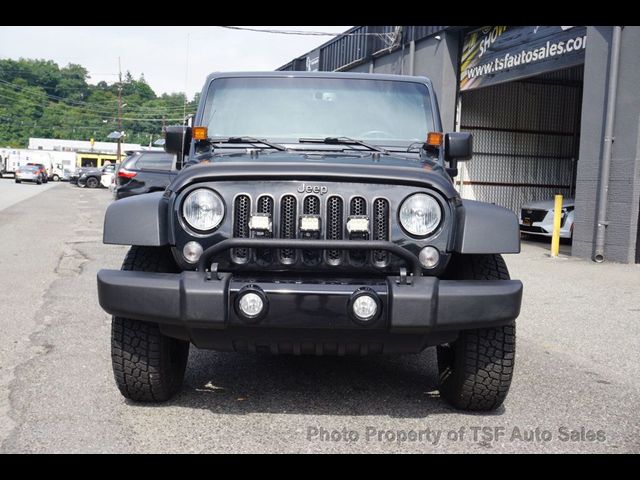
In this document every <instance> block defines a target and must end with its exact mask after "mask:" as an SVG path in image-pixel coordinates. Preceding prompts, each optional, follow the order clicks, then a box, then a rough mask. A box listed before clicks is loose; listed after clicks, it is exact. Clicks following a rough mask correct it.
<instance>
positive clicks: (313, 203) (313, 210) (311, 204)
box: [304, 195, 320, 215]
mask: <svg viewBox="0 0 640 480" xmlns="http://www.w3.org/2000/svg"><path fill="white" fill-rule="evenodd" d="M304 214H305V215H320V199H319V198H318V197H316V196H315V195H307V196H306V197H304Z"/></svg>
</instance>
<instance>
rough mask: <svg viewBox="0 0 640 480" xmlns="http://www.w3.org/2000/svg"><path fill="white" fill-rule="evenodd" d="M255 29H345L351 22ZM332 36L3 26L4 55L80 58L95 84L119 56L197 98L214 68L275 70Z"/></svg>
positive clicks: (153, 80)
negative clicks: (339, 24)
mask: <svg viewBox="0 0 640 480" xmlns="http://www.w3.org/2000/svg"><path fill="white" fill-rule="evenodd" d="M250 28H258V29H280V30H304V31H318V32H329V33H341V32H344V31H345V30H347V29H348V28H350V27H349V26H311V27H309V26H307V27H299V26H251V27H250ZM330 39H331V37H329V36H311V35H305V36H302V35H279V34H268V33H257V32H248V31H238V30H228V29H224V28H220V27H215V26H193V27H189V26H180V27H170V26H169V27H167V26H157V27H155V26H144V27H135V26H126V27H123V26H93V27H91V26H86V27H84V26H67V27H61V26H56V27H49V26H35V27H29V26H0V58H11V59H18V58H20V57H22V58H32V59H35V58H38V59H45V60H53V61H55V62H56V63H58V65H60V66H65V65H67V64H68V63H77V64H80V65H82V66H84V67H85V68H87V69H88V70H89V75H90V77H91V78H90V79H89V82H90V83H97V82H99V81H102V80H104V81H106V82H107V83H113V82H115V81H117V78H118V76H117V74H118V57H120V62H121V65H122V72H123V73H124V72H126V71H127V70H129V71H130V72H131V74H132V75H133V77H134V78H136V79H137V78H138V77H139V76H140V74H142V73H144V77H145V79H146V81H147V82H148V83H149V85H151V87H152V88H153V89H154V91H155V92H156V93H157V94H159V95H160V94H162V93H171V92H184V91H185V90H186V92H187V95H188V96H189V98H191V97H192V96H193V95H194V93H195V92H198V91H200V90H201V89H202V85H203V84H204V80H205V78H206V76H207V75H208V74H209V73H211V72H215V71H243V70H249V71H259V70H275V69H276V68H278V67H280V66H282V65H284V64H285V63H288V62H289V61H290V60H292V59H293V58H295V57H299V56H300V55H302V54H304V53H306V52H308V51H310V50H313V49H314V48H315V47H317V46H319V45H321V44H322V43H324V42H326V41H328V40H330ZM187 45H188V48H187ZM187 52H188V55H187Z"/></svg>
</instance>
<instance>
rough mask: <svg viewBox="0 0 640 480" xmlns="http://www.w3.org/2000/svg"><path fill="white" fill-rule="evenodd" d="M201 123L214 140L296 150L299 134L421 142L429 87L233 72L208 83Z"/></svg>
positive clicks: (428, 115) (428, 118)
mask: <svg viewBox="0 0 640 480" xmlns="http://www.w3.org/2000/svg"><path fill="white" fill-rule="evenodd" d="M201 125H203V126H206V127H207V128H208V134H209V136H210V137H214V138H215V137H223V138H224V137H252V138H259V139H268V140H269V141H272V142H279V143H286V144H300V146H301V147H302V144H301V142H299V140H300V139H305V138H313V139H326V138H344V137H347V138H349V139H355V140H359V141H364V142H367V143H369V144H373V145H385V146H404V147H407V146H408V145H410V144H412V143H414V142H418V141H424V139H425V137H426V134H427V132H429V131H432V130H434V119H433V111H432V107H431V99H430V96H429V91H428V89H427V87H426V86H425V85H424V84H422V83H419V82H407V81H394V80H371V79H354V78H330V77H327V78H318V77H238V78H218V79H216V80H214V81H213V82H212V83H211V85H210V86H209V89H208V92H207V97H206V103H205V108H204V113H203V117H202V121H201ZM305 147H306V148H317V149H320V148H328V149H331V148H335V144H334V145H331V144H330V143H329V144H325V143H322V144H321V143H318V144H317V145H314V146H313V147H311V145H309V144H306V145H305ZM363 148H364V149H365V150H366V147H363Z"/></svg>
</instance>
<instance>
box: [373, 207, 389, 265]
mask: <svg viewBox="0 0 640 480" xmlns="http://www.w3.org/2000/svg"><path fill="white" fill-rule="evenodd" d="M373 240H389V202H388V201H387V200H386V199H384V198H378V199H376V200H375V201H374V202H373ZM372 259H373V263H374V264H375V265H376V266H385V265H387V264H388V263H389V252H387V251H385V250H374V251H373V252H372Z"/></svg>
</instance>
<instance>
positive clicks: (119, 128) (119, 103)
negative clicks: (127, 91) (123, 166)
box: [117, 57, 122, 163]
mask: <svg viewBox="0 0 640 480" xmlns="http://www.w3.org/2000/svg"><path fill="white" fill-rule="evenodd" d="M118 132H119V133H120V136H118V153H117V163H120V153H121V152H120V150H121V147H120V144H121V142H122V65H121V64H120V57H118Z"/></svg>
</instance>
